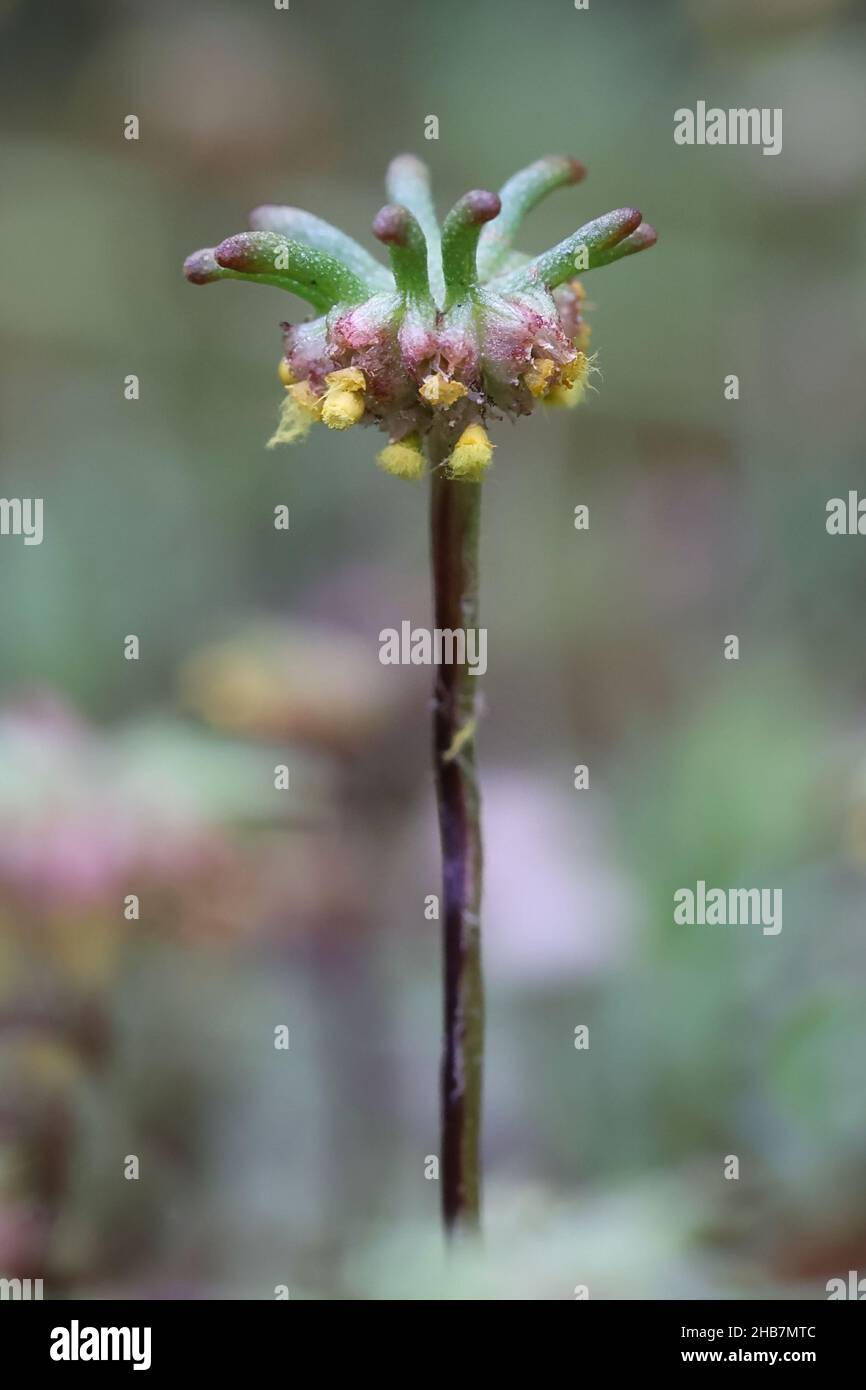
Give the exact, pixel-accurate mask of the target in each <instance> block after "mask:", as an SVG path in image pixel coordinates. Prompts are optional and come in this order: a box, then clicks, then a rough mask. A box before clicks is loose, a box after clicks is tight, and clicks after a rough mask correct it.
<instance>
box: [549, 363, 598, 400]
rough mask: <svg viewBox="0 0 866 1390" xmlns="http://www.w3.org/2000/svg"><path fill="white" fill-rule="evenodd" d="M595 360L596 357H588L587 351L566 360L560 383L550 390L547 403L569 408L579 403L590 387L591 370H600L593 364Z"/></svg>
mask: <svg viewBox="0 0 866 1390" xmlns="http://www.w3.org/2000/svg"><path fill="white" fill-rule="evenodd" d="M594 361H595V358H594V357H587V355H586V353H585V352H578V354H577V356H576V357H573V358H572V360H571V361H570V362H566V364H565V366H564V367H563V368H562V371H561V373H560V380H559V385H557V386H554V388H553V390H552V391H550V392H548V394H547V396H546V397H545V404H547V405H558V406H565V407H566V408H568V409H572V408H573V407H574V406H576V405H579V404H580V402H581V401H582V400H583V398H584V396H585V395H586V393H587V390H589V389H590V387H589V375H590V372H594V371H597V370H598V369H597V368H596V367H594V366H593V362H594Z"/></svg>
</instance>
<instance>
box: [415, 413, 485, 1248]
mask: <svg viewBox="0 0 866 1390" xmlns="http://www.w3.org/2000/svg"><path fill="white" fill-rule="evenodd" d="M447 451H448V446H447V445H446V444H445V442H444V441H437V440H436V439H435V438H433V440H432V443H431V444H430V446H429V449H428V453H429V457H430V463H431V467H432V496H431V543H432V544H431V550H432V562H433V608H434V625H435V626H436V627H437V628H441V629H459V628H463V629H467V628H474V627H476V626H477V624H478V533H479V516H480V507H481V487H480V485H479V484H477V483H463V482H455V481H452V480H451V479H449V478H448V477H446V475H445V471H444V469H443V468H442V462H443V459H444V457H445V456H446V454H447ZM477 690H478V678H477V677H476V676H474V675H471V674H470V669H469V667H468V666H467V665H456V664H450V665H445V664H443V665H440V666H438V667H437V669H436V680H435V685H434V713H433V759H434V769H435V776H436V798H437V806H438V812H439V834H440V839H441V844H442V877H443V903H442V944H443V965H444V971H443V978H444V995H445V999H444V1003H445V1012H444V1042H443V1051H442V1074H441V1084H442V1093H441V1105H442V1110H441V1117H442V1143H441V1164H442V1171H441V1182H442V1189H441V1191H442V1216H443V1221H444V1224H445V1230H446V1232H447V1233H448V1235H455V1234H458V1233H463V1232H466V1231H473V1230H477V1229H478V1227H479V1223H480V1207H481V1177H480V1148H481V1090H482V1068H483V1052H484V988H483V979H482V971H481V920H480V911H481V880H482V848H481V825H480V814H479V813H480V803H479V794H478V782H477V777H476V770H475V721H476V718H477Z"/></svg>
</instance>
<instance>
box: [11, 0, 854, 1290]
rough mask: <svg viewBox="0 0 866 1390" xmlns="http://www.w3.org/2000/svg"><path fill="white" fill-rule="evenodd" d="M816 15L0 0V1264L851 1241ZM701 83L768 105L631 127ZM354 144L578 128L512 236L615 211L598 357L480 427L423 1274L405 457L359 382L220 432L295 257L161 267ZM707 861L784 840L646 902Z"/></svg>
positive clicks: (693, 1254) (849, 476)
mask: <svg viewBox="0 0 866 1390" xmlns="http://www.w3.org/2000/svg"><path fill="white" fill-rule="evenodd" d="M864 56H866V16H864V8H863V6H862V5H861V4H854V3H851V4H846V3H844V0H773V3H769V0H767V3H764V4H762V5H760V6H756V5H755V4H754V3H752V2H751V0H727V2H726V3H723V0H690V2H689V0H656V3H653V4H652V5H649V4H647V3H637V0H635V2H634V3H628V0H617V3H607V4H602V3H600V2H599V3H592V4H591V6H590V9H589V10H588V11H585V12H578V11H576V10H575V9H574V7H573V5H572V4H571V3H570V0H543V2H542V3H535V4H529V3H526V0H522V3H520V2H519V0H475V3H473V4H472V5H466V4H460V3H458V2H457V0H439V3H438V4H436V5H435V6H420V5H407V4H405V3H402V0H377V3H375V4H367V5H362V4H348V3H337V0H332V2H331V3H329V4H319V3H313V0H292V3H291V8H290V10H289V11H288V12H281V11H276V10H275V9H274V8H273V6H271V5H270V4H268V3H265V0H261V3H258V4H251V3H241V2H240V0H236V2H235V3H229V0H207V3H204V0H200V3H189V4H186V5H184V6H177V5H174V4H170V3H167V0H165V2H164V3H157V2H156V0H146V2H145V0H129V2H128V3H123V2H122V0H120V2H115V3H108V2H107V0H77V3H69V4H66V5H63V6H62V7H60V6H58V7H55V8H54V9H52V10H51V11H50V12H46V10H45V7H44V6H34V5H28V4H25V3H8V2H7V3H4V4H2V5H0V73H2V83H0V108H2V117H3V119H2V130H3V135H2V143H0V167H2V185H0V186H2V190H3V192H2V202H0V255H2V266H3V273H2V276H0V340H2V350H3V371H2V377H0V399H2V410H0V445H2V448H0V463H2V493H3V495H4V496H6V497H15V496H19V497H20V496H26V497H42V498H44V504H45V539H44V543H43V544H42V545H41V546H32V547H25V546H24V545H23V543H22V541H21V539H20V538H15V537H5V538H2V539H0V594H2V600H0V651H2V658H3V659H2V674H0V680H2V695H3V701H4V705H3V709H2V712H0V1085H2V1098H0V1275H5V1276H7V1277H10V1276H13V1275H19V1276H21V1277H24V1276H26V1275H30V1276H31V1277H43V1278H44V1279H45V1281H46V1293H47V1294H48V1293H51V1294H59V1295H63V1294H71V1295H85V1296H93V1297H105V1296H110V1295H118V1294H119V1295H121V1296H130V1297H134V1298H149V1297H199V1298H201V1297H204V1298H221V1297H243V1298H273V1297H274V1289H275V1287H276V1286H278V1285H285V1286H287V1287H288V1289H289V1290H290V1293H291V1297H293V1298H303V1297H309V1298H319V1299H343V1298H351V1299H399V1298H429V1299H440V1298H476V1299H500V1298H504V1299H560V1298H566V1299H568V1298H572V1297H573V1296H574V1289H575V1287H576V1286H577V1285H588V1286H589V1290H590V1296H591V1297H592V1298H605V1297H608V1298H673V1297H677V1296H682V1295H684V1294H686V1295H688V1296H690V1297H707V1298H726V1297H737V1296H743V1297H753V1298H760V1297H765V1296H771V1295H777V1294H782V1295H784V1296H790V1297H793V1298H823V1297H825V1296H826V1294H825V1284H826V1280H827V1279H828V1278H830V1277H832V1276H838V1275H842V1276H843V1277H844V1276H845V1275H846V1274H847V1271H848V1270H849V1269H858V1270H859V1271H860V1272H861V1274H866V1204H864V1200H863V1187H864V1178H866V1126H864V1116H866V1084H864V1076H866V943H864V909H866V878H864V873H866V701H864V695H866V644H864V642H863V619H862V614H863V610H864V605H866V558H864V552H863V551H862V549H861V546H862V545H864V544H866V542H863V541H862V540H861V539H859V538H856V537H830V536H828V535H827V532H826V529H825V524H824V523H825V507H826V503H827V500H828V499H829V498H830V497H833V496H843V497H844V496H846V495H847V492H848V490H849V489H850V488H857V487H858V485H859V484H860V481H861V478H862V476H863V456H862V446H863V438H864V425H866V393H864V390H863V380H864V371H866V333H864V328H866V277H864V273H863V272H864V250H863V247H864V233H866V198H864V188H866V181H864V172H866V146H864V142H863V138H862V132H863V129H864V126H866V86H864V83H863V65H864ZM698 100H705V101H706V102H707V103H708V104H709V105H716V106H721V107H724V108H727V107H729V106H759V107H770V108H775V107H781V108H782V110H783V113H784V127H783V129H784V147H783V152H782V153H781V155H779V156H778V157H776V158H765V157H763V156H762V154H761V153H760V150H758V149H754V148H741V147H734V148H708V147H704V148H681V147H677V146H676V145H675V144H674V141H673V112H674V111H675V110H676V109H677V108H678V107H682V106H692V107H693V106H694V104H695V103H696V102H697V101H698ZM128 114H135V115H137V116H138V117H139V120H140V127H141V138H140V139H139V140H138V141H137V142H132V141H127V140H125V139H124V138H123V121H124V117H125V116H126V115H128ZM430 114H435V115H436V116H438V118H439V139H438V141H435V142H434V141H430V142H427V141H425V140H424V122H425V117H427V116H428V115H430ZM402 150H413V151H415V152H416V153H418V154H421V155H423V156H424V157H425V158H427V159H428V160H429V163H430V165H431V167H432V170H433V175H434V179H435V184H436V188H437V190H438V197H439V202H440V210H445V209H447V207H448V206H450V204H451V203H452V202H453V201H454V200H455V199H456V198H457V197H458V196H459V195H460V194H461V193H462V192H464V191H465V189H466V188H469V187H477V186H482V187H485V186H492V187H498V186H499V185H500V184H501V183H502V182H503V181H504V179H505V178H506V177H507V176H508V175H509V174H510V173H511V172H512V171H513V170H514V169H516V168H518V167H519V166H521V165H523V164H525V163H527V162H529V161H531V160H532V159H534V158H536V157H537V156H539V155H541V154H544V153H547V152H552V151H557V152H559V151H562V152H569V153H574V154H575V155H577V156H578V157H579V158H580V159H582V160H583V161H584V162H585V163H586V164H587V165H588V166H589V171H590V172H589V178H588V179H587V181H586V183H585V184H583V185H582V186H581V187H579V188H578V189H575V190H568V191H566V192H564V193H561V194H558V195H556V197H555V198H553V199H551V200H550V202H549V203H547V204H545V205H544V207H543V208H540V209H539V210H538V211H537V212H536V213H535V214H533V218H532V220H531V222H530V223H529V225H528V227H527V229H526V233H525V236H524V238H523V246H524V249H525V250H529V251H538V250H541V249H543V248H544V247H545V246H547V245H549V244H552V243H553V242H554V241H556V240H558V239H559V238H560V237H562V236H564V235H566V234H567V233H568V232H570V231H572V230H574V229H575V228H576V227H577V226H578V225H580V223H581V222H584V221H586V220H588V218H590V217H592V216H596V215H598V214H600V213H602V212H605V211H607V210H608V209H609V208H613V207H618V206H622V205H626V204H634V205H637V206H639V207H640V208H641V209H642V210H643V212H644V215H645V216H646V217H647V218H648V219H649V220H650V221H651V222H652V223H653V224H654V225H655V226H656V227H657V228H658V231H659V238H660V239H659V244H658V246H657V247H656V248H655V249H654V250H653V251H652V252H651V253H649V254H647V255H642V256H640V257H636V258H634V259H633V260H630V261H627V262H625V263H624V264H622V265H620V266H617V267H616V268H614V269H610V270H605V271H601V272H597V273H595V274H593V275H591V276H589V277H587V282H586V284H587V291H588V295H589V303H590V305H591V313H590V321H591V322H592V325H593V349H596V350H597V351H598V353H599V358H598V365H599V366H600V368H601V371H602V374H603V380H602V381H600V382H598V385H599V391H598V394H597V395H596V396H593V397H592V398H591V399H590V401H589V403H588V404H586V405H585V406H582V407H581V408H580V410H579V411H577V412H575V413H558V414H555V415H554V414H553V413H551V414H549V415H546V414H545V413H544V412H542V411H539V412H538V413H537V415H536V417H534V418H533V419H532V420H531V421H528V422H527V421H523V422H521V424H520V427H519V429H518V430H517V431H516V432H515V431H513V430H512V428H511V426H510V425H508V424H503V425H500V426H499V427H498V428H496V429H495V434H494V437H495V442H496V444H497V452H496V459H495V469H494V472H493V474H492V477H491V479H490V482H489V484H488V485H487V487H486V488H485V497H484V512H485V515H484V520H483V542H482V552H483V554H482V576H483V578H482V587H483V615H484V621H485V623H486V625H487V627H488V629H489V652H490V666H489V670H488V674H487V676H486V678H485V681H484V686H485V700H486V715H485V720H484V724H483V729H482V732H481V737H480V756H481V760H482V767H483V792H484V817H485V830H486V837H487V887H486V908H485V917H484V930H485V958H486V968H487V976H488V1015H489V1037H488V1070H487V1088H486V1189H487V1224H488V1238H487V1244H486V1246H485V1248H484V1249H483V1250H478V1251H469V1252H466V1253H464V1254H463V1255H461V1256H460V1257H459V1258H457V1259H456V1260H453V1261H451V1263H450V1264H449V1265H448V1266H447V1267H446V1265H445V1264H444V1262H443V1259H442V1252H441V1245H440V1238H439V1234H438V1229H437V1207H438V1195H439V1194H438V1188H437V1184H436V1182H433V1181H427V1180H426V1179H425V1176H424V1169H425V1157H426V1156H427V1155H430V1154H435V1153H436V1151H437V1145H438V1137H437V1095H436V1086H437V1065H438V1049H439V1037H438V1033H439V1016H440V995H439V943H438V935H437V934H438V928H437V924H436V923H433V922H428V921H425V918H424V910H423V906H424V897H425V895H427V894H429V893H433V892H437V891H438V867H437V846H436V835H435V824H434V818H433V807H432V785H431V778H430V774H429V770H428V743H429V733H428V718H429V689H428V676H429V673H428V672H425V671H423V670H422V671H420V672H419V671H418V670H417V669H413V668H382V667H380V666H379V664H378V662H377V659H376V658H377V651H378V633H379V631H380V629H381V628H383V627H385V626H392V625H399V622H400V621H401V619H403V618H410V619H411V620H412V621H413V622H415V623H419V624H420V623H426V622H427V621H428V618H427V614H428V603H429V597H428V578H427V535H426V525H427V523H426V497H425V494H424V491H423V489H421V488H418V487H412V486H408V485H403V484H398V483H396V482H394V481H393V480H392V479H390V478H387V477H385V476H384V475H383V474H382V473H381V472H379V471H378V470H377V469H376V468H375V467H374V465H373V457H374V454H375V451H376V450H377V448H378V447H379V440H378V439H377V438H375V437H374V436H373V435H372V434H371V433H370V432H368V431H361V430H359V431H354V432H352V433H351V434H349V435H345V436H340V435H334V434H332V433H329V432H327V431H324V430H321V431H314V432H313V434H312V435H311V437H310V440H309V442H308V444H307V445H305V446H304V447H302V448H298V449H296V450H294V451H291V452H290V451H288V450H277V451H273V452H265V450H264V447H263V445H264V441H265V440H266V439H267V437H268V436H269V434H270V433H271V430H272V428H273V424H274V421H275V418H276V412H277V408H278V404H279V398H280V387H279V384H278V382H277V379H276V374H275V368H276V363H277V360H278V357H279V354H280V347H281V340H280V333H279V327H278V325H279V321H280V320H281V319H283V318H286V317H288V318H294V319H297V318H298V317H299V316H300V315H301V312H302V310H301V306H300V305H299V304H298V303H297V302H296V301H294V300H292V299H290V298H288V297H286V296H282V297H281V296H280V294H279V292H278V291H276V290H262V289H259V288H257V287H249V286H245V285H230V286H219V287H210V288H208V289H206V290H205V289H194V288H191V287H190V286H188V285H187V284H186V283H185V282H184V280H183V278H182V275H181V269H180V267H181V264H182V261H183V258H184V256H185V255H186V254H188V253H189V252H190V251H191V250H194V249H195V248H196V247H198V246H202V245H213V244H215V243H216V242H217V241H218V240H219V239H221V238H222V237H224V236H227V235H229V234H231V233H233V232H236V231H239V230H242V229H243V227H244V226H245V222H246V214H247V212H248V210H249V209H250V208H252V207H254V206H256V205H257V204H260V203H263V202H287V203H291V204H294V205H297V206H301V207H306V208H309V209H311V210H312V211H314V212H316V213H317V214H319V215H320V216H323V217H326V218H328V219H329V220H331V221H334V222H336V223H337V224H339V225H340V226H342V227H344V228H345V229H346V230H348V231H350V232H351V233H353V234H354V235H356V236H357V237H358V238H359V239H362V240H365V241H366V243H367V244H368V245H371V240H370V239H369V236H368V229H369V226H370V223H371V221H372V218H373V216H374V214H375V212H376V210H377V208H378V207H379V206H380V204H381V202H382V201H383V199H384V193H383V189H382V176H383V173H384V169H385V166H386V164H387V162H388V160H389V159H390V158H391V157H392V155H394V154H396V153H398V152H400V151H402ZM373 244H375V243H373ZM129 373H135V374H137V375H138V376H139V378H140V383H141V386H140V399H139V400H137V401H127V400H125V399H124V378H125V377H126V376H127V374H129ZM728 373H736V374H737V375H738V376H739V378H740V399H739V400H738V401H726V400H725V399H724V395H723V382H724V377H725V376H726V375H727V374H728ZM281 503H284V504H287V505H288V506H289V507H290V509H291V528H290V530H289V531H288V532H282V531H276V530H275V529H274V527H273V512H274V507H275V506H277V505H279V504H281ZM578 503H585V504H587V505H588V506H589V508H590V518H591V521H590V529H589V531H588V532H576V531H575V530H574V527H573V511H574V507H575V506H576V505H577V504H578ZM130 633H134V634H136V635H137V636H138V637H139V639H140V643H141V656H140V660H139V661H137V662H128V661H126V660H124V657H123V643H124V638H125V637H126V635H127V634H130ZM729 633H735V634H737V635H738V636H739V639H740V659H739V661H738V662H732V661H725V660H724V659H723V656H722V646H723V639H724V637H725V636H726V635H727V634H729ZM275 763H286V764H287V765H289V766H290V767H291V789H290V791H288V792H285V793H283V792H277V791H275V790H274V787H273V767H274V764H275ZM577 763H586V764H588V766H589V768H590V778H591V786H590V790H589V791H584V792H576V791H574V790H573V787H572V777H573V768H574V765H575V764H577ZM699 878H702V879H704V880H705V881H706V882H707V883H708V884H710V885H720V886H725V887H728V886H743V887H747V886H763V887H780V888H782V889H783V893H784V927H783V930H782V932H781V934H780V935H779V936H777V937H765V936H763V935H762V934H761V933H760V931H759V930H756V929H749V928H741V929H736V928H730V929H717V930H716V931H713V930H712V929H705V930H703V931H702V930H700V929H698V928H694V929H692V928H676V927H674V926H673V918H672V900H673V893H674V891H675V889H677V888H678V887H681V886H684V885H685V886H688V885H692V886H693V885H694V883H695V881H696V880H697V879H699ZM132 894H135V895H137V896H138V897H139V900H140V911H139V916H138V918H137V919H136V918H135V916H134V908H130V907H129V904H128V902H127V900H128V897H129V895H132ZM125 903H126V905H127V912H128V913H132V914H133V915H131V916H125ZM580 1024H587V1025H589V1029H590V1047H589V1050H588V1051H577V1050H575V1047H574V1043H573V1039H574V1030H575V1028H576V1027H577V1026H578V1025H580ZM280 1025H285V1026H287V1027H288V1028H289V1030H290V1047H289V1049H288V1051H281V1050H277V1049H276V1048H275V1046H274V1029H275V1028H277V1027H279V1026H280ZM728 1155H737V1156H738V1157H739V1160H740V1177H739V1180H738V1181H728V1180H726V1179H725V1177H724V1167H725V1159H726V1156H728ZM130 1156H135V1157H137V1158H138V1160H139V1168H140V1172H139V1177H138V1179H137V1180H130V1179H129V1178H127V1177H125V1176H124V1173H125V1169H128V1164H127V1160H128V1158H129V1157H130Z"/></svg>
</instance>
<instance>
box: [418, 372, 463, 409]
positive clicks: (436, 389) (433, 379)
mask: <svg viewBox="0 0 866 1390" xmlns="http://www.w3.org/2000/svg"><path fill="white" fill-rule="evenodd" d="M418 394H419V396H420V397H421V399H422V400H424V401H426V402H427V404H428V405H432V406H433V408H434V409H436V410H448V408H449V407H450V406H452V405H453V404H454V402H455V401H459V400H460V398H461V397H462V396H465V395H466V394H467V390H466V387H465V386H464V385H463V382H462V381H450V380H449V379H448V377H447V376H444V375H443V374H442V372H434V373H433V374H432V375H431V376H425V378H424V380H423V381H422V382H421V385H420V387H419V388H418Z"/></svg>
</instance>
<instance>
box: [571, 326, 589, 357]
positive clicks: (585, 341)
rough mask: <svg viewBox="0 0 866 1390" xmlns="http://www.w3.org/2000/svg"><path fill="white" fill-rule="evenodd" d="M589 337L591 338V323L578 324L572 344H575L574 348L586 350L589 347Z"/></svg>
mask: <svg viewBox="0 0 866 1390" xmlns="http://www.w3.org/2000/svg"><path fill="white" fill-rule="evenodd" d="M591 338H592V324H591V323H582V324H581V325H580V328H579V329H578V332H577V337H576V338H575V340H574V346H575V347H576V348H579V349H580V351H581V352H586V350H587V348H588V347H589V343H590V339H591Z"/></svg>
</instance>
